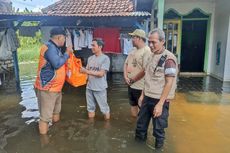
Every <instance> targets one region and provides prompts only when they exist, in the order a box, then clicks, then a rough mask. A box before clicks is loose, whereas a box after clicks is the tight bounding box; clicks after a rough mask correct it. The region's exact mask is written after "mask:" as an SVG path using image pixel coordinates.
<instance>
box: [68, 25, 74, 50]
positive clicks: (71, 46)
mask: <svg viewBox="0 0 230 153" xmlns="http://www.w3.org/2000/svg"><path fill="white" fill-rule="evenodd" d="M66 47H68V48H73V43H72V38H71V33H70V32H69V30H68V29H67V30H66Z"/></svg>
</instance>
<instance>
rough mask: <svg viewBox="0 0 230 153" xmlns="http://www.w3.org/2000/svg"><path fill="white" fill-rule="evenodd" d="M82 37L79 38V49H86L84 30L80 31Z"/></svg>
mask: <svg viewBox="0 0 230 153" xmlns="http://www.w3.org/2000/svg"><path fill="white" fill-rule="evenodd" d="M79 33H80V37H79V47H81V48H84V47H86V44H85V33H84V31H82V30H79Z"/></svg>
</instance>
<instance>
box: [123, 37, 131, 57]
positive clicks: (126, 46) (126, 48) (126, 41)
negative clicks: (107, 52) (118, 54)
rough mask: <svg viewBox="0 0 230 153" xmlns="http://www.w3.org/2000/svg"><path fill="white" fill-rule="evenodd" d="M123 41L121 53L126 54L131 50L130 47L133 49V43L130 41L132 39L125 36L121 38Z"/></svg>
mask: <svg viewBox="0 0 230 153" xmlns="http://www.w3.org/2000/svg"><path fill="white" fill-rule="evenodd" d="M123 41H124V46H123V47H124V48H123V51H124V52H123V53H124V54H125V55H128V54H129V52H131V51H132V49H133V43H132V39H127V38H123Z"/></svg>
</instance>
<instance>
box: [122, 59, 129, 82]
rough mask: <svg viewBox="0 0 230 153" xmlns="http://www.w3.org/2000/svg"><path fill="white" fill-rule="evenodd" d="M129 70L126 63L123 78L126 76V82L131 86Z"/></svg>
mask: <svg viewBox="0 0 230 153" xmlns="http://www.w3.org/2000/svg"><path fill="white" fill-rule="evenodd" d="M127 68H128V64H127V63H126V62H125V63H124V67H123V71H124V72H123V76H124V79H125V82H126V83H127V84H128V85H130V79H129V77H128V72H127Z"/></svg>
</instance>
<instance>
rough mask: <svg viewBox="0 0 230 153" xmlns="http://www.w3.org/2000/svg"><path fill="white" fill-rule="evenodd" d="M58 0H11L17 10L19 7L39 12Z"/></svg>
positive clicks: (21, 9)
mask: <svg viewBox="0 0 230 153" xmlns="http://www.w3.org/2000/svg"><path fill="white" fill-rule="evenodd" d="M56 1H58V0H11V2H12V5H13V7H14V8H15V10H17V9H18V8H19V10H20V11H23V10H24V9H25V8H27V9H28V10H32V11H33V12H39V11H40V10H41V9H42V8H44V7H47V6H49V5H51V4H53V3H55V2H56Z"/></svg>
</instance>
